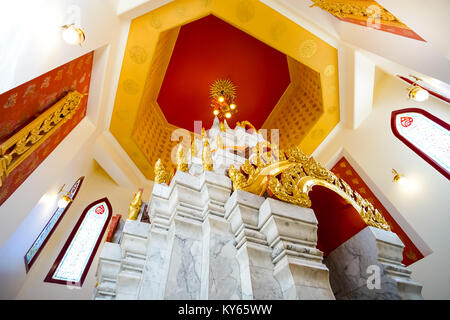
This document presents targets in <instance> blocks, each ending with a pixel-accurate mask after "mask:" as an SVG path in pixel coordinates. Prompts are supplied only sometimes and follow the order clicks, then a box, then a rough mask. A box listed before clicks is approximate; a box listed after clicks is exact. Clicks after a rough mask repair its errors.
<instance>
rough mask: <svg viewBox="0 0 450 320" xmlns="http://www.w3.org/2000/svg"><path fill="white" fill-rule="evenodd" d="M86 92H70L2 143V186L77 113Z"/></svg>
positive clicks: (0, 155) (0, 184)
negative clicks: (10, 175) (16, 169)
mask: <svg viewBox="0 0 450 320" xmlns="http://www.w3.org/2000/svg"><path fill="white" fill-rule="evenodd" d="M85 95H86V94H81V93H79V92H78V91H76V90H75V91H71V92H69V93H68V94H67V95H66V96H65V97H64V98H62V99H61V100H59V101H58V102H56V103H55V104H54V105H53V106H51V107H50V108H49V109H47V110H46V111H44V112H43V113H42V114H41V115H40V116H38V117H37V118H36V119H35V120H33V121H32V122H30V123H29V124H28V125H27V126H25V127H24V128H22V129H21V130H20V131H19V132H17V133H16V134H14V135H13V136H12V137H10V138H9V139H8V140H6V141H5V142H4V143H2V144H1V145H0V187H1V186H2V181H4V180H5V179H6V177H7V176H8V175H9V174H10V173H11V172H12V171H13V170H14V169H15V168H16V167H17V166H18V165H19V164H21V163H22V162H23V161H24V160H25V159H26V158H27V157H29V156H30V154H31V153H32V152H33V151H34V150H36V149H37V148H38V147H39V146H40V145H41V144H42V143H43V142H44V141H45V140H47V139H48V138H49V137H50V136H51V135H52V134H53V133H54V132H55V131H56V130H57V129H58V128H59V127H60V126H61V125H63V124H64V123H65V122H67V121H68V120H69V119H71V118H72V116H73V115H74V114H75V112H76V110H77V109H78V107H79V106H80V103H81V99H82V98H83V96H85Z"/></svg>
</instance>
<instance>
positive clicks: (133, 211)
mask: <svg viewBox="0 0 450 320" xmlns="http://www.w3.org/2000/svg"><path fill="white" fill-rule="evenodd" d="M143 191H144V189H142V188H140V189H139V190H138V192H136V193H135V194H134V197H133V200H131V203H130V206H129V208H128V220H136V219H137V217H138V215H139V212H140V211H141V206H142V192H143Z"/></svg>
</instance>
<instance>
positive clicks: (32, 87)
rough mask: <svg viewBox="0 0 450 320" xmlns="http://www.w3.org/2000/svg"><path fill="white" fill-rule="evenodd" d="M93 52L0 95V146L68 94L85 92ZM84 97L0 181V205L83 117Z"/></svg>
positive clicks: (85, 100) (87, 86)
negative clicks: (57, 125)
mask: <svg viewBox="0 0 450 320" xmlns="http://www.w3.org/2000/svg"><path fill="white" fill-rule="evenodd" d="M92 58H93V52H90V53H88V54H86V55H84V56H81V57H79V58H77V59H75V60H73V61H71V62H69V63H67V64H65V65H62V66H60V67H58V68H56V69H53V70H51V71H49V72H47V73H45V74H43V75H41V76H39V77H37V78H35V79H33V80H31V81H29V82H27V83H24V84H22V85H20V86H18V87H16V88H14V89H12V90H10V91H7V92H5V93H3V94H2V95H0V143H1V142H3V141H5V140H7V139H8V138H9V137H10V136H12V135H13V134H14V133H15V132H17V131H19V130H20V129H21V128H22V127H24V126H25V125H27V124H28V123H29V122H30V121H32V120H33V119H34V118H35V117H37V116H38V115H39V114H41V113H42V112H43V111H44V110H46V109H47V108H49V107H50V106H52V105H53V104H54V103H55V102H56V101H58V100H59V99H61V98H62V97H63V96H64V95H65V94H66V93H67V92H68V91H70V90H74V89H76V90H78V91H79V92H81V93H88V92H89V84H90V77H91V70H92ZM87 101H88V97H87V96H86V97H84V98H83V100H82V101H81V105H80V107H79V108H78V110H77V111H76V113H75V115H74V116H73V117H72V119H70V120H69V121H67V122H66V123H64V124H63V125H62V126H61V127H59V128H58V129H57V130H56V131H55V132H54V133H53V135H52V136H51V137H50V138H48V139H47V140H46V141H45V142H43V143H42V144H41V145H40V146H39V147H38V148H37V149H36V150H35V151H34V152H33V153H32V154H31V155H30V156H29V157H28V158H27V159H26V160H25V161H23V162H22V163H21V164H20V165H19V166H18V167H17V168H16V169H14V171H13V172H12V173H11V174H10V175H9V176H8V177H7V178H6V179H5V180H4V181H3V186H2V187H0V205H1V204H2V203H3V202H4V201H5V200H6V199H8V197H9V196H10V195H11V194H12V193H13V192H14V191H15V190H16V189H17V188H18V187H19V186H20V185H21V184H22V183H23V181H25V179H26V178H27V177H28V176H29V175H30V174H31V173H32V172H33V171H34V169H36V167H37V166H39V164H40V163H41V162H42V161H44V159H45V158H46V157H47V156H48V155H49V154H50V153H51V152H52V151H53V150H54V149H55V148H56V146H57V145H58V144H59V143H60V142H61V141H62V140H63V139H64V138H65V137H66V136H67V135H68V134H69V133H70V131H72V129H73V128H75V126H76V125H77V124H78V123H79V122H80V121H81V119H83V118H84V116H85V115H86V106H87Z"/></svg>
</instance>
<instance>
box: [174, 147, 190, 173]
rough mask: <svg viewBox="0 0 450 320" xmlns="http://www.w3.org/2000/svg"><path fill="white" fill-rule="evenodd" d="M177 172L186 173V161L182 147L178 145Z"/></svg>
mask: <svg viewBox="0 0 450 320" xmlns="http://www.w3.org/2000/svg"><path fill="white" fill-rule="evenodd" d="M177 170H179V171H184V172H188V171H189V170H188V161H187V159H186V155H185V154H184V149H183V145H182V144H181V143H180V145H179V146H178V151H177Z"/></svg>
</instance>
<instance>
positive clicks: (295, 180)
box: [228, 146, 391, 231]
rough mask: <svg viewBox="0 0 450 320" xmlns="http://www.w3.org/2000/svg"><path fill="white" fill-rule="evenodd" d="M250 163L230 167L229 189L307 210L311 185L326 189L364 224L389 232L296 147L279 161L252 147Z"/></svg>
mask: <svg viewBox="0 0 450 320" xmlns="http://www.w3.org/2000/svg"><path fill="white" fill-rule="evenodd" d="M255 149H256V153H253V154H252V156H253V158H252V161H250V160H246V161H245V162H244V163H243V164H242V166H241V167H240V169H239V168H235V167H234V166H233V165H231V166H230V168H229V170H228V175H229V176H230V178H231V180H232V182H233V189H234V190H236V189H241V190H244V191H248V192H252V193H255V194H257V195H260V196H263V195H264V194H265V193H267V194H268V195H269V196H271V197H275V198H277V199H279V200H282V201H286V202H290V203H293V204H296V205H299V206H302V207H307V208H309V207H311V200H310V198H309V196H308V193H309V191H311V189H312V187H313V186H322V187H325V188H328V189H330V190H332V191H334V192H335V193H337V194H338V195H339V196H341V197H342V198H344V199H345V200H346V201H347V202H348V203H349V204H351V205H352V206H353V207H354V208H355V209H356V210H357V212H358V213H359V215H360V216H361V218H362V219H363V220H364V222H365V223H366V224H367V225H369V226H373V227H376V228H380V229H384V230H388V231H389V230H390V229H391V228H390V226H389V224H388V223H387V221H386V220H385V219H384V218H383V216H382V215H381V213H380V212H379V211H378V210H377V209H375V208H374V206H373V205H372V204H371V203H370V202H369V201H368V200H367V199H364V198H363V197H362V196H361V195H360V194H359V193H357V192H356V191H353V190H352V188H351V187H350V186H349V185H348V184H347V183H346V182H345V181H344V180H342V179H340V178H338V177H337V176H336V175H335V174H334V173H332V172H331V171H329V170H328V169H326V168H324V167H322V166H321V165H320V164H319V163H318V162H316V160H315V159H314V158H313V157H308V156H307V155H305V154H304V153H303V152H302V151H301V150H300V149H299V148H298V147H295V148H291V149H289V150H287V151H283V150H280V151H279V159H276V157H274V156H273V155H272V152H270V151H267V152H263V153H261V152H260V151H259V150H260V149H261V148H259V147H258V146H257V147H256V148H255Z"/></svg>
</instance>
